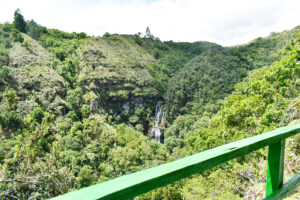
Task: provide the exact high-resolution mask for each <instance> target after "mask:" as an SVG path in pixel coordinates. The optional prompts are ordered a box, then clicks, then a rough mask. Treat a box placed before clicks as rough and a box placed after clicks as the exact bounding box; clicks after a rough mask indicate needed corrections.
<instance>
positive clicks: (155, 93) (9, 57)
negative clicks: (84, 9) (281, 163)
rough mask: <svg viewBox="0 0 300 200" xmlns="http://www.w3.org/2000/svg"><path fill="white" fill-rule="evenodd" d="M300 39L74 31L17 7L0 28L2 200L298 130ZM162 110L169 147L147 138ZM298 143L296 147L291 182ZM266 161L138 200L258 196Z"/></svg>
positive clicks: (41, 195) (46, 194)
mask: <svg viewBox="0 0 300 200" xmlns="http://www.w3.org/2000/svg"><path fill="white" fill-rule="evenodd" d="M299 31H300V27H296V28H294V29H292V30H290V31H285V32H282V33H273V34H271V35H270V36H269V37H266V38H258V39H255V40H253V41H251V42H249V43H248V44H245V45H240V46H233V47H222V46H220V45H218V44H214V43H210V42H195V43H185V42H173V41H168V42H161V41H160V40H159V39H158V38H157V37H155V36H153V35H152V34H151V33H150V32H149V31H148V32H147V34H145V35H141V34H136V35H118V34H109V33H106V34H104V36H103V37H92V36H88V35H86V34H85V33H66V32H63V31H60V30H57V29H47V28H46V27H43V26H41V25H38V24H37V23H36V22H34V21H33V20H31V21H27V22H25V20H24V18H23V16H22V15H21V14H20V13H19V12H17V11H16V13H15V19H14V23H12V24H10V23H4V24H0V108H1V113H0V139H1V142H0V199H12V198H19V199H47V198H51V197H54V196H57V195H60V194H63V193H66V192H69V191H72V190H76V189H79V188H82V187H86V186H89V185H92V184H95V183H99V182H103V181H105V180H109V179H111V178H114V177H117V176H121V175H124V174H128V173H131V172H135V171H138V170H141V169H145V168H148V167H151V166H155V165H159V164H161V163H165V162H168V161H171V160H174V159H177V158H180V157H183V156H186V155H190V154H193V153H196V152H199V151H202V150H205V149H208V148H212V147H215V146H218V145H221V144H224V143H228V142H231V141H234V140H239V139H241V138H245V137H249V136H252V135H255V134H259V133H262V132H265V131H268V130H272V129H274V128H276V127H279V126H283V125H287V124H289V123H296V121H297V120H299V118H300V116H299V108H300V107H299V98H300V97H299V90H300V88H299V84H300V83H299V74H300V69H299V66H300V65H299V60H300V57H299V56H300V49H299V48H300V47H299V42H300V39H299V36H298V39H297V40H296V35H297V34H298V32H299ZM279 60H280V61H279ZM274 61H278V62H274ZM273 62H274V63H273ZM272 63H273V64H272ZM157 102H160V103H161V104H162V105H163V106H164V108H165V112H166V121H165V122H164V126H163V127H162V129H163V132H164V135H165V143H164V144H159V143H157V142H155V141H150V140H149V133H150V130H151V128H152V127H153V116H154V111H155V105H156V104H157ZM298 144H299V137H295V138H293V139H291V140H289V146H288V148H290V149H289V150H288V152H287V154H286V156H287V157H288V159H289V162H288V165H289V166H291V167H290V168H288V170H287V172H286V173H287V177H289V176H291V175H292V174H293V173H294V172H297V171H299V166H300V165H299V151H298V150H299V145H298ZM295 149H296V151H295ZM259 154H263V155H265V151H264V150H262V151H260V152H259ZM292 155H293V156H292ZM264 162H265V156H264V157H262V158H258V157H257V156H255V155H251V156H247V157H243V158H241V159H238V162H237V163H234V162H232V163H229V164H226V165H222V166H221V167H219V168H217V169H214V170H211V171H209V172H207V173H204V174H202V175H199V176H195V177H193V178H190V179H187V180H183V181H181V182H179V183H175V184H172V185H170V186H168V187H163V188H161V189H159V190H157V191H153V192H150V193H148V194H145V195H142V196H140V197H138V198H137V199H206V198H207V199H209V198H210V199H217V198H220V199H230V198H231V199H239V198H246V199H247V198H252V197H253V196H251V195H253V194H257V195H258V196H261V195H262V194H261V193H262V191H264V189H263V187H264V185H263V184H264V182H265V180H264V179H263V177H264V175H265V171H264V170H265V168H264V167H261V166H262V165H263V163H264ZM297 163H298V164H297ZM252 164H253V165H252ZM224 170H225V172H226V173H225V172H224ZM209 177H210V178H209ZM222 181H223V182H222ZM216 182H218V184H215V183H216ZM194 185H197V187H194ZM221 185H222V187H221ZM237 187H241V188H237ZM219 188H222V190H220V189H219ZM247 191H248V193H247Z"/></svg>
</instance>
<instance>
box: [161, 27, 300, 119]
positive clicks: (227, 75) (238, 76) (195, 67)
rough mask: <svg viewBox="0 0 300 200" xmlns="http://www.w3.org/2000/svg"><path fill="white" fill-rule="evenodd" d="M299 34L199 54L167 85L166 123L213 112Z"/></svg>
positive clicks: (276, 57) (274, 59) (273, 59)
mask: <svg viewBox="0 0 300 200" xmlns="http://www.w3.org/2000/svg"><path fill="white" fill-rule="evenodd" d="M299 30H300V28H299V27H296V28H294V29H293V30H291V31H286V32H282V33H273V34H272V35H271V36H269V37H266V38H258V39H256V40H253V41H251V42H250V43H248V44H246V45H241V46H234V47H221V46H213V47H211V48H208V49H207V50H206V51H204V52H201V53H199V54H200V55H198V56H197V57H195V58H193V59H192V60H191V61H189V62H188V63H187V64H186V65H185V66H184V67H183V68H182V69H181V70H180V71H179V72H178V73H176V75H174V76H173V77H172V79H171V80H170V81H169V84H168V88H167V90H166V94H165V101H166V106H167V110H168V115H167V116H168V118H169V120H170V121H172V120H174V119H175V118H176V117H177V116H178V115H179V114H186V113H194V114H201V113H203V112H204V111H212V110H216V109H214V108H213V105H215V104H216V103H217V101H218V100H220V99H223V98H224V97H226V96H227V95H228V94H230V93H231V92H232V90H233V87H234V85H235V84H236V83H238V82H240V81H241V80H242V79H243V78H244V77H245V76H246V75H247V72H248V71H249V70H252V69H257V68H261V67H263V66H266V65H270V64H271V63H272V62H274V61H276V60H278V58H279V52H280V50H281V49H282V48H284V47H285V46H286V45H287V44H288V43H289V42H290V41H291V40H292V39H293V38H295V35H296V34H297V32H298V31H299Z"/></svg>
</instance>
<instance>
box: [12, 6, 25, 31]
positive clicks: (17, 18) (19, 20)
mask: <svg viewBox="0 0 300 200" xmlns="http://www.w3.org/2000/svg"><path fill="white" fill-rule="evenodd" d="M13 23H14V25H15V26H16V28H17V29H18V30H19V31H21V32H23V33H26V26H27V24H26V22H25V19H24V17H23V15H22V14H21V10H20V9H17V10H16V11H15V13H14V22H13Z"/></svg>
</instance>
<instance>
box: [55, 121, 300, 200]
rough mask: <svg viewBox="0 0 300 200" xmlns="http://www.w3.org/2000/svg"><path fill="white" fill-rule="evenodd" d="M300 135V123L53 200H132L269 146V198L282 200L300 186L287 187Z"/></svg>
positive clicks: (297, 179)
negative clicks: (288, 162)
mask: <svg viewBox="0 0 300 200" xmlns="http://www.w3.org/2000/svg"><path fill="white" fill-rule="evenodd" d="M299 132H300V124H298V125H293V126H286V127H281V128H278V129H276V130H273V131H270V132H267V133H263V134H260V135H257V136H253V137H249V138H246V139H243V140H239V141H236V142H232V143H229V144H225V145H222V146H219V147H216V148H213V149H209V150H206V151H203V152H200V153H197V154H194V155H192V156H188V157H185V158H182V159H178V160H176V161H173V162H169V163H166V164H163V165H160V166H157V167H153V168H149V169H145V170H142V171H139V172H135V173H132V174H129V175H125V176H121V177H118V178H115V179H112V180H110V181H106V182H103V183H99V184H96V185H93V186H90V187H86V188H83V189H80V190H77V191H74V192H70V193H66V194H64V195H61V196H58V197H55V198H52V199H51V200H96V199H97V200H108V199H110V200H112V199H116V200H124V199H131V198H134V197H135V196H138V195H140V194H143V193H146V192H148V191H151V190H153V189H156V188H159V187H162V186H165V185H167V184H169V183H173V182H175V181H178V180H180V179H182V178H185V177H188V176H191V175H193V174H196V173H199V172H203V171H205V170H207V169H210V168H212V167H215V166H217V165H220V164H222V163H224V162H226V161H229V160H232V159H234V158H237V157H240V156H243V155H246V154H249V153H251V152H253V151H256V150H258V149H260V148H263V147H266V146H269V152H268V171H267V188H266V198H265V199H267V200H269V199H282V198H284V197H286V196H288V195H289V194H291V193H292V192H293V191H294V190H295V189H296V188H297V187H298V186H299V185H300V174H298V175H296V176H294V177H293V178H292V179H290V180H289V181H287V182H286V183H285V184H284V185H283V169H284V147H285V139H286V138H288V137H291V136H293V135H295V134H297V133H299Z"/></svg>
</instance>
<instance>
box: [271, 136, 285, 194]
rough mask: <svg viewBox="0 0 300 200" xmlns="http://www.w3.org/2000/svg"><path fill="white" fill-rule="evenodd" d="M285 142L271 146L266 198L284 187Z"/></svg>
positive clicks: (281, 141)
mask: <svg viewBox="0 0 300 200" xmlns="http://www.w3.org/2000/svg"><path fill="white" fill-rule="evenodd" d="M284 146H285V140H280V141H278V142H276V143H274V144H272V145H270V146H269V153H268V171H267V188H266V197H267V196H269V195H270V194H272V193H273V192H275V191H276V190H278V189H280V188H281V187H282V185H283V172H284Z"/></svg>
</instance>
